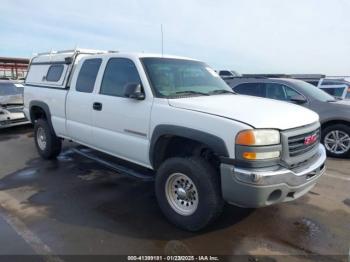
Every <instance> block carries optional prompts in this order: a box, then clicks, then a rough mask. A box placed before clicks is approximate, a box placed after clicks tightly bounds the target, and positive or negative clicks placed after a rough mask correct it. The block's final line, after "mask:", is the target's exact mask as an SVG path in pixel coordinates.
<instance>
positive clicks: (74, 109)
mask: <svg viewBox="0 0 350 262" xmlns="http://www.w3.org/2000/svg"><path fill="white" fill-rule="evenodd" d="M101 63H102V59H101V58H85V59H82V61H80V63H79V64H78V66H77V68H76V72H75V73H74V75H73V78H72V82H71V88H70V90H69V92H68V95H67V100H66V118H67V122H66V125H67V134H68V136H69V137H70V138H72V139H73V140H74V141H77V142H80V143H82V144H85V145H88V146H91V145H92V144H93V143H92V139H93V137H92V122H93V120H92V111H93V91H94V89H95V85H96V78H97V75H98V72H99V69H100V67H101Z"/></svg>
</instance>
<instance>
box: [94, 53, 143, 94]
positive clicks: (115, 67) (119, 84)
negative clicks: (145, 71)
mask: <svg viewBox="0 0 350 262" xmlns="http://www.w3.org/2000/svg"><path fill="white" fill-rule="evenodd" d="M140 82H141V79H140V76H139V73H138V72H137V69H136V66H135V64H134V63H133V62H132V61H131V60H130V59H126V58H111V59H110V60H109V61H108V63H107V66H106V70H105V73H104V75H103V79H102V84H101V89H100V94H103V95H110V96H119V97H124V88H125V87H126V86H127V85H128V84H132V83H140Z"/></svg>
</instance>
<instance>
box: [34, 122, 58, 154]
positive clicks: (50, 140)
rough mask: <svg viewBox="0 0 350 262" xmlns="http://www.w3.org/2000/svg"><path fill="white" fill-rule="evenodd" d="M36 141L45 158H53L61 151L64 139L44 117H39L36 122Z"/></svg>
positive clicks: (39, 151) (40, 152)
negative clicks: (55, 132) (56, 133)
mask: <svg viewBox="0 0 350 262" xmlns="http://www.w3.org/2000/svg"><path fill="white" fill-rule="evenodd" d="M34 141H35V145H36V148H37V150H38V153H39V155H40V156H41V157H42V158H43V159H53V158H56V157H57V156H58V155H59V154H60V153H61V148H62V141H61V139H60V138H58V137H57V136H56V135H55V134H54V132H53V131H52V129H51V128H50V126H49V124H48V123H47V121H45V120H44V119H38V120H37V121H36V122H35V124H34ZM44 142H45V144H44Z"/></svg>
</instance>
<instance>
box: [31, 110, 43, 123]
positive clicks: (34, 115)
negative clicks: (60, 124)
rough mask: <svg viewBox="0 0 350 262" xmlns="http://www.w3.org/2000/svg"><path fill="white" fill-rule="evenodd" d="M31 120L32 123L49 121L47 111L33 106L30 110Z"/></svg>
mask: <svg viewBox="0 0 350 262" xmlns="http://www.w3.org/2000/svg"><path fill="white" fill-rule="evenodd" d="M30 118H31V121H32V123H34V122H35V120H38V119H47V116H46V113H45V110H44V109H42V108H41V107H40V106H32V107H31V109H30Z"/></svg>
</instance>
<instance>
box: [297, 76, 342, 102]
mask: <svg viewBox="0 0 350 262" xmlns="http://www.w3.org/2000/svg"><path fill="white" fill-rule="evenodd" d="M293 83H294V84H295V85H297V86H298V87H299V88H300V89H302V90H303V92H305V93H306V94H308V95H309V96H311V97H312V98H314V99H316V100H319V101H322V102H328V101H335V98H334V97H333V96H331V95H329V94H327V93H326V92H325V91H323V90H321V89H320V88H318V87H316V86H313V85H311V84H309V83H306V82H304V81H301V80H294V81H293Z"/></svg>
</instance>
